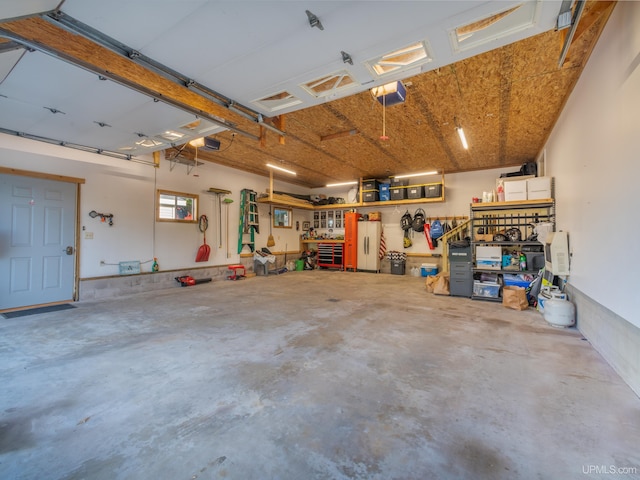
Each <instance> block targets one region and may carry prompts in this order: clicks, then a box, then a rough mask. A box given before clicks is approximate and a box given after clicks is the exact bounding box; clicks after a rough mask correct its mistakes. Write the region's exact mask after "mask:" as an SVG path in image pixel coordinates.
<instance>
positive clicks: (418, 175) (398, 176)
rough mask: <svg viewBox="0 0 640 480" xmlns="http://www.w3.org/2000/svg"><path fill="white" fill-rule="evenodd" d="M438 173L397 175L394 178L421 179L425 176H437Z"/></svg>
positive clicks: (433, 171)
mask: <svg viewBox="0 0 640 480" xmlns="http://www.w3.org/2000/svg"><path fill="white" fill-rule="evenodd" d="M437 173H438V171H437V170H432V171H430V172H420V173H408V174H406V175H395V176H394V177H393V178H409V177H421V176H423V175H425V176H426V175H436V174H437Z"/></svg>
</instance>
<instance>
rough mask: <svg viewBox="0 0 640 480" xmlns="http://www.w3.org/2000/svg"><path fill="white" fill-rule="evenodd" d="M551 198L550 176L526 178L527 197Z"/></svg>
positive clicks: (533, 198) (534, 198) (531, 198)
mask: <svg viewBox="0 0 640 480" xmlns="http://www.w3.org/2000/svg"><path fill="white" fill-rule="evenodd" d="M546 198H551V177H538V178H530V179H528V180H527V199H528V200H542V199H546Z"/></svg>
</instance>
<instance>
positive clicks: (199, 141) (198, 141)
mask: <svg viewBox="0 0 640 480" xmlns="http://www.w3.org/2000/svg"><path fill="white" fill-rule="evenodd" d="M189 145H191V146H192V147H196V148H200V147H204V137H200V138H194V139H193V140H191V141H190V142H189Z"/></svg>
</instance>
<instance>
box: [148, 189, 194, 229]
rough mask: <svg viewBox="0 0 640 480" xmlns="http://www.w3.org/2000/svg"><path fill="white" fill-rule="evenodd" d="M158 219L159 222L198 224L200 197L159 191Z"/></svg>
mask: <svg viewBox="0 0 640 480" xmlns="http://www.w3.org/2000/svg"><path fill="white" fill-rule="evenodd" d="M156 219H157V220H158V221H159V222H187V223H196V222H197V221H198V195H191V194H190V193H180V192H170V191H167V190H158V211H157V215H156Z"/></svg>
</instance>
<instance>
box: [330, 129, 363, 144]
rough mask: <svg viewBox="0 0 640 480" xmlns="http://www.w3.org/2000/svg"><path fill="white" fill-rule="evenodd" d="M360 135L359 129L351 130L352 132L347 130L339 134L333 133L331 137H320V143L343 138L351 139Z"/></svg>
mask: <svg viewBox="0 0 640 480" xmlns="http://www.w3.org/2000/svg"><path fill="white" fill-rule="evenodd" d="M358 133H360V132H359V131H358V129H357V128H354V129H351V130H345V131H344V132H338V133H331V134H329V135H323V136H321V137H320V141H321V142H324V141H326V140H333V139H334V138H342V137H349V136H351V135H357V134H358Z"/></svg>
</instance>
